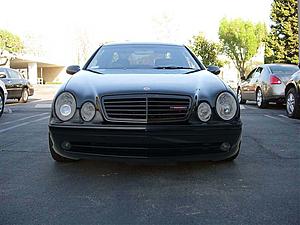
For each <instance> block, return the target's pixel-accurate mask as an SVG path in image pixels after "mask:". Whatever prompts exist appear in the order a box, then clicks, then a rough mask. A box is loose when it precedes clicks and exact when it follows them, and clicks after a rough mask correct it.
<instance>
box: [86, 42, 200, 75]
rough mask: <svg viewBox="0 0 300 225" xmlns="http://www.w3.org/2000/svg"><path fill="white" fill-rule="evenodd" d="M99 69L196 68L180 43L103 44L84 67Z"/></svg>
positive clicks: (98, 70)
mask: <svg viewBox="0 0 300 225" xmlns="http://www.w3.org/2000/svg"><path fill="white" fill-rule="evenodd" d="M86 69H87V70H91V71H96V72H103V70H120V69H121V70H124V69H125V70H126V69H130V70H144V69H147V70H200V69H201V68H200V67H199V65H198V64H197V62H196V61H195V60H194V58H193V57H192V56H191V54H190V53H189V51H188V50H187V49H186V48H185V47H184V46H175V45H174V46H173V45H161V44H127V45H125V44H123V45H107V46H103V47H101V48H100V49H99V51H98V52H97V53H96V55H95V56H94V58H93V59H92V60H91V62H90V63H89V65H88V66H87V68H86Z"/></svg>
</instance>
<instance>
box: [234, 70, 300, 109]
mask: <svg viewBox="0 0 300 225" xmlns="http://www.w3.org/2000/svg"><path fill="white" fill-rule="evenodd" d="M298 69H299V68H298V66H296V65H292V64H265V65H261V66H259V67H257V68H255V69H254V70H252V71H251V72H250V74H249V75H248V76H247V77H246V78H242V79H241V80H242V82H241V83H240V84H239V85H238V89H237V96H238V99H239V102H240V103H241V104H243V103H246V101H247V100H252V101H256V105H257V107H259V108H264V107H266V106H267V105H268V103H269V102H276V103H278V104H282V103H284V99H285V92H284V90H285V86H286V83H287V82H288V81H289V79H290V78H291V76H292V75H293V73H295V72H296V71H297V70H298Z"/></svg>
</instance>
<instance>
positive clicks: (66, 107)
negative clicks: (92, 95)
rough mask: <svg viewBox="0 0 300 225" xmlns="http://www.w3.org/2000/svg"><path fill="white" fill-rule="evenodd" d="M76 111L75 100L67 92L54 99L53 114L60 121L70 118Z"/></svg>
mask: <svg viewBox="0 0 300 225" xmlns="http://www.w3.org/2000/svg"><path fill="white" fill-rule="evenodd" d="M75 111H76V100H75V98H74V96H73V95H72V94H71V93H69V92H63V93H62V94H60V95H59V96H58V97H57V98H56V101H55V114H56V116H57V117H58V119H60V120H62V121H67V120H70V119H71V118H72V117H73V116H74V114H75Z"/></svg>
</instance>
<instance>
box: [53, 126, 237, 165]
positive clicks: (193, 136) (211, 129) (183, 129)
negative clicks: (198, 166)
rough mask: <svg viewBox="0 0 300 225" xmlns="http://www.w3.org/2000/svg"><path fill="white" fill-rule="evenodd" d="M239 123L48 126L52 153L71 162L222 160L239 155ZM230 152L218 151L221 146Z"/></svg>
mask: <svg viewBox="0 0 300 225" xmlns="http://www.w3.org/2000/svg"><path fill="white" fill-rule="evenodd" d="M241 132H242V123H241V122H234V124H231V123H222V124H213V125H212V124H209V125H208V124H197V125H190V124H189V125H136V126H133V125H105V126H104V125H102V126H93V127H91V126H80V125H75V126H73V125H69V126H66V125H54V124H50V125H49V144H50V145H51V146H52V148H53V150H54V151H55V152H56V153H58V154H59V155H62V156H64V157H67V158H72V159H82V158H83V159H91V158H101V159H112V158H113V159H125V160H128V159H139V160H142V159H146V160H150V159H155V160H160V159H161V160H175V161H193V160H216V161H217V160H223V159H226V158H229V157H231V156H233V155H234V154H236V153H237V151H239V147H240V142H241ZM224 142H227V143H229V144H230V148H229V149H228V150H227V151H224V149H223V150H221V148H220V146H221V144H222V143H224Z"/></svg>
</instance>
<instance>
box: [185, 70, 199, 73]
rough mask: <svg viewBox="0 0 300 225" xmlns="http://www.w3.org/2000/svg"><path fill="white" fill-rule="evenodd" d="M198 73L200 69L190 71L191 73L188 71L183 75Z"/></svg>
mask: <svg viewBox="0 0 300 225" xmlns="http://www.w3.org/2000/svg"><path fill="white" fill-rule="evenodd" d="M198 71H201V69H195V70H192V71H189V72H186V73H185V74H189V73H196V72H198Z"/></svg>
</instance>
